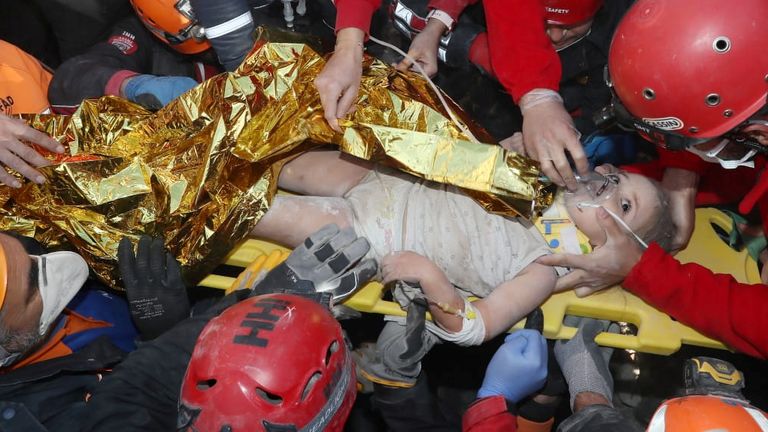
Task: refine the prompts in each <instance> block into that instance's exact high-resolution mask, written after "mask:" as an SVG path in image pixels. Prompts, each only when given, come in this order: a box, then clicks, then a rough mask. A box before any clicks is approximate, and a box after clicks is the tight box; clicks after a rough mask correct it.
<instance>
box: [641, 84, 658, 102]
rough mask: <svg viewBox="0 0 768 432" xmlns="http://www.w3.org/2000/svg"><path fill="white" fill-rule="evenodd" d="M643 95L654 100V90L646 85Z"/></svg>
mask: <svg viewBox="0 0 768 432" xmlns="http://www.w3.org/2000/svg"><path fill="white" fill-rule="evenodd" d="M643 97H644V98H645V99H647V100H654V99H656V92H655V91H653V89H652V88H648V87H646V88H644V89H643Z"/></svg>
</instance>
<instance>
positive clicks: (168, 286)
mask: <svg viewBox="0 0 768 432" xmlns="http://www.w3.org/2000/svg"><path fill="white" fill-rule="evenodd" d="M117 264H118V267H119V268H120V277H121V278H122V279H123V284H124V285H125V294H126V296H127V297H128V306H129V308H130V310H131V317H133V322H134V323H135V324H136V327H137V328H138V329H139V332H141V335H142V337H143V338H144V339H145V340H149V339H154V338H156V337H157V336H160V335H161V334H162V333H164V332H165V331H166V330H169V329H170V328H171V327H173V326H174V325H176V323H178V322H179V321H181V320H183V319H185V318H187V317H189V312H190V309H189V299H188V298H187V287H186V285H184V281H183V280H182V278H181V266H180V265H179V263H178V261H176V258H174V257H173V255H171V254H170V253H168V252H166V251H165V248H164V247H163V240H162V239H160V238H152V237H149V236H146V235H144V236H141V239H139V245H138V247H137V249H136V255H135V256H134V254H133V244H132V243H131V240H130V239H128V237H123V238H122V239H121V240H120V245H119V246H118V249H117Z"/></svg>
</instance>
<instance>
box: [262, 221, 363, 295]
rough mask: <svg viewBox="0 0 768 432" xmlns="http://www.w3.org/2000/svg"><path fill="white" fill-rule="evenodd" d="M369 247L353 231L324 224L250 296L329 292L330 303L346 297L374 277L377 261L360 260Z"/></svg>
mask: <svg viewBox="0 0 768 432" xmlns="http://www.w3.org/2000/svg"><path fill="white" fill-rule="evenodd" d="M370 248H371V246H370V244H368V240H366V239H365V238H363V237H358V236H357V235H356V234H355V232H354V231H353V230H352V228H345V229H343V230H339V227H338V226H336V225H326V226H324V227H323V228H321V229H320V230H319V231H317V232H316V233H314V234H312V235H311V236H309V237H308V238H307V239H306V240H304V242H303V243H302V244H301V245H299V246H298V247H297V248H296V249H294V250H293V252H291V254H290V255H289V256H288V258H287V259H286V260H285V261H284V262H283V263H281V264H280V265H278V266H277V267H275V268H274V269H272V270H271V271H270V272H269V273H267V274H266V276H264V279H262V280H261V281H259V282H257V283H256V285H255V286H254V287H253V293H252V294H251V295H260V294H269V293H274V292H305V293H330V294H331V295H332V303H338V302H340V301H342V300H344V299H345V298H347V297H349V296H350V295H351V294H352V293H354V292H355V291H356V290H357V289H358V288H360V287H361V286H363V285H364V284H365V283H366V282H368V280H370V279H371V278H372V277H373V276H374V275H375V274H376V269H377V266H376V262H375V261H374V260H372V259H363V257H365V254H367V253H368V250H369V249H370Z"/></svg>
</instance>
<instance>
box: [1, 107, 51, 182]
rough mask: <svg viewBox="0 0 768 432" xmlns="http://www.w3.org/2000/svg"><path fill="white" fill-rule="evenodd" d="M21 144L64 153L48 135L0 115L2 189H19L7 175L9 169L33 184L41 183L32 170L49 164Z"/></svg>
mask: <svg viewBox="0 0 768 432" xmlns="http://www.w3.org/2000/svg"><path fill="white" fill-rule="evenodd" d="M25 141H26V142H29V143H32V144H37V145H39V146H40V147H43V148H45V149H47V150H50V151H52V152H56V153H63V152H64V147H63V146H62V145H61V144H59V143H58V142H57V141H55V140H54V139H52V138H51V137H49V136H48V135H46V134H44V133H42V132H40V131H38V130H36V129H33V128H31V127H29V126H27V124H26V123H24V122H23V121H21V120H19V119H15V118H11V117H8V116H6V115H3V114H0V163H1V164H2V166H0V182H2V183H3V184H4V185H6V186H11V187H14V188H20V187H21V182H19V181H18V180H16V178H14V177H13V176H12V175H11V174H10V173H9V172H8V169H9V168H10V169H13V170H16V171H18V172H19V173H20V174H21V175H23V176H24V177H26V178H28V179H30V180H32V181H33V182H35V183H37V184H42V183H45V176H43V175H42V174H41V173H40V171H38V170H36V169H35V167H44V166H47V165H50V162H49V161H48V160H47V159H46V158H44V157H43V156H41V155H40V154H39V153H38V152H36V151H35V149H33V148H32V147H30V146H29V145H28V144H27V143H26V142H25Z"/></svg>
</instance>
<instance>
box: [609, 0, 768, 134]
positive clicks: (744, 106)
mask: <svg viewBox="0 0 768 432" xmlns="http://www.w3.org/2000/svg"><path fill="white" fill-rule="evenodd" d="M766 40H768V2H767V1H765V0H743V1H740V2H739V4H738V6H733V5H729V4H727V3H724V2H723V1H722V0H638V1H637V2H636V3H635V4H634V6H632V8H630V10H629V11H628V12H627V13H626V15H625V16H624V18H623V19H622V21H621V22H620V23H619V25H618V27H617V28H616V32H615V33H614V36H613V41H612V43H611V48H610V51H609V54H608V69H609V72H610V80H611V81H612V84H613V88H614V91H615V93H616V95H617V96H618V98H619V100H620V101H621V104H623V106H624V107H626V110H627V111H629V114H630V115H631V116H632V117H634V118H636V119H637V120H641V121H642V122H643V123H645V124H646V125H650V126H651V127H653V128H655V129H656V130H657V132H663V133H667V134H669V135H672V136H677V137H681V136H682V137H690V138H694V139H701V140H705V139H707V138H714V137H718V136H721V135H723V134H725V133H726V132H728V131H731V130H733V129H734V128H736V127H737V126H739V125H740V124H741V123H742V122H744V121H745V120H747V119H749V118H750V117H751V116H753V115H755V113H757V112H758V111H759V110H760V109H761V108H762V107H763V106H765V104H766V96H767V95H768V82H767V80H768V55H764V54H763V53H762V52H761V47H763V46H764V45H765V41H766ZM635 126H636V127H637V128H638V129H640V130H643V127H642V125H639V126H638V122H637V121H636V122H635ZM682 137H681V139H682ZM657 141H658V140H657ZM700 142H701V141H700ZM688 145H691V144H688Z"/></svg>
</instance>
